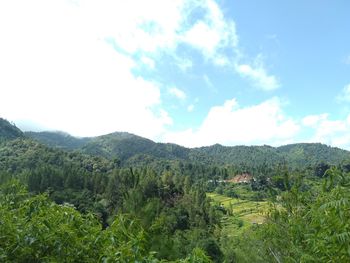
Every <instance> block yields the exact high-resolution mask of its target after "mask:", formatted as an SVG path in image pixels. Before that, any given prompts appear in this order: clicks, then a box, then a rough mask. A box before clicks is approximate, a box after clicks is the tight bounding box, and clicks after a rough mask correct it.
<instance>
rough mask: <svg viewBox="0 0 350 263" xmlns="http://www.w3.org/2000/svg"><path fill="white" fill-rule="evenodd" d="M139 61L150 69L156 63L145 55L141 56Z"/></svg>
mask: <svg viewBox="0 0 350 263" xmlns="http://www.w3.org/2000/svg"><path fill="white" fill-rule="evenodd" d="M141 62H142V63H143V64H144V65H146V66H148V67H149V68H150V69H154V68H155V66H156V63H155V62H154V60H153V59H151V58H149V57H146V56H142V57H141Z"/></svg>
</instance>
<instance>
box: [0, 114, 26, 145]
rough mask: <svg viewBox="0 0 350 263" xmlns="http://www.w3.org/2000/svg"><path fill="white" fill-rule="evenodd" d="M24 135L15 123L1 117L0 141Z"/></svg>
mask: <svg viewBox="0 0 350 263" xmlns="http://www.w3.org/2000/svg"><path fill="white" fill-rule="evenodd" d="M19 137H23V133H22V131H21V130H20V129H18V128H17V127H16V126H15V125H14V124H11V123H10V122H9V121H7V120H5V119H3V118H0V142H1V141H7V140H13V139H16V138H19Z"/></svg>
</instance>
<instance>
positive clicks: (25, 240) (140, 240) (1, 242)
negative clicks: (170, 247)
mask: <svg viewBox="0 0 350 263" xmlns="http://www.w3.org/2000/svg"><path fill="white" fill-rule="evenodd" d="M0 213H1V220H0V259H1V261H2V262H125V263H126V262H158V260H157V259H156V258H155V254H156V253H155V252H150V251H149V243H148V242H149V241H148V239H147V233H146V232H145V231H144V230H143V228H142V227H141V225H140V224H139V223H138V222H137V220H134V219H132V218H131V217H129V216H122V215H119V216H117V218H116V219H115V220H114V221H113V223H112V224H111V226H110V227H108V228H107V229H105V230H103V229H102V226H101V224H100V223H99V222H98V220H97V219H96V218H95V217H94V216H93V215H91V214H86V215H82V214H80V213H79V212H78V211H76V210H75V209H74V208H73V207H71V206H67V205H57V204H54V203H52V202H51V201H50V200H49V199H48V197H47V196H46V195H36V196H30V195H29V194H28V193H27V191H26V190H25V188H24V187H23V186H22V185H21V184H20V183H19V182H18V181H10V182H9V183H7V184H6V185H4V186H3V187H2V188H1V190H0ZM179 262H203V263H206V262H211V261H210V259H209V258H208V257H207V256H206V255H205V254H204V252H203V251H202V250H200V249H197V248H195V249H194V250H193V252H192V253H190V254H189V256H188V257H187V258H186V259H184V260H180V261H179Z"/></svg>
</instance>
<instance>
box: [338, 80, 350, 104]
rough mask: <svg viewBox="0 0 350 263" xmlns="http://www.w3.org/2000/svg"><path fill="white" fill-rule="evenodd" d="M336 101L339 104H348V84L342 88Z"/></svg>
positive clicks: (349, 86) (349, 94)
mask: <svg viewBox="0 0 350 263" xmlns="http://www.w3.org/2000/svg"><path fill="white" fill-rule="evenodd" d="M336 99H337V101H339V102H350V84H348V85H346V86H345V87H344V89H343V90H342V91H341V93H340V94H339V95H338V96H337V98H336Z"/></svg>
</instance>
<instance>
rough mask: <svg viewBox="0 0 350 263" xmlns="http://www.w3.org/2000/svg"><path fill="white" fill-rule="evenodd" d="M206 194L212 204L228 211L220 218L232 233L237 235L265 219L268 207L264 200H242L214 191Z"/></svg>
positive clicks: (225, 228)
mask: <svg viewBox="0 0 350 263" xmlns="http://www.w3.org/2000/svg"><path fill="white" fill-rule="evenodd" d="M207 196H208V197H210V198H211V199H212V202H213V204H217V205H222V206H224V207H225V209H226V210H227V211H228V214H227V215H225V216H223V218H222V225H223V227H224V230H225V231H227V232H229V233H231V234H232V235H237V234H239V233H240V232H241V231H242V230H244V229H246V228H249V227H251V226H252V225H254V224H262V223H263V222H264V220H265V217H264V212H265V211H266V209H267V207H268V204H267V202H266V201H250V200H243V199H239V198H231V197H227V196H224V195H220V194H216V193H207Z"/></svg>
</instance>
